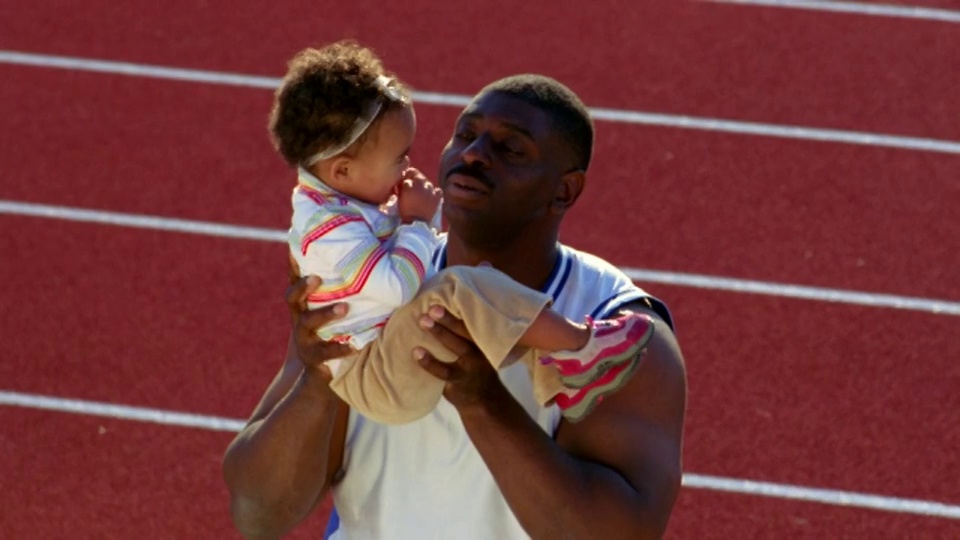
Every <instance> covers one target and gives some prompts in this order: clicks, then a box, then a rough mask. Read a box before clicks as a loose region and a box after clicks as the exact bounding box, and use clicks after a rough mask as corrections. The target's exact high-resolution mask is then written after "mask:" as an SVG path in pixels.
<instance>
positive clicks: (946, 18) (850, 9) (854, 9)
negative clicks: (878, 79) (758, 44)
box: [702, 0, 960, 23]
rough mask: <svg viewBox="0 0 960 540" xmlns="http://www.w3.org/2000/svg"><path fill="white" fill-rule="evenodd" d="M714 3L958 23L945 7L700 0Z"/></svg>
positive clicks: (812, 0) (958, 15)
mask: <svg viewBox="0 0 960 540" xmlns="http://www.w3.org/2000/svg"><path fill="white" fill-rule="evenodd" d="M702 1H705V2H713V3H715V4H744V5H754V6H766V7H779V8H794V9H809V10H814V11H830V12H834V13H851V14H855V15H872V16H877V17H897V18H903V19H921V20H926V21H938V22H948V23H960V11H951V10H947V9H937V8H927V7H916V6H897V5H892V4H873V3H871V4H868V3H865V2H830V1H825V0H702Z"/></svg>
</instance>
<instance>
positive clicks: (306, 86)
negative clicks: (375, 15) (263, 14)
mask: <svg viewBox="0 0 960 540" xmlns="http://www.w3.org/2000/svg"><path fill="white" fill-rule="evenodd" d="M380 75H386V76H389V77H392V78H394V79H395V78H396V77H395V75H394V74H392V73H389V72H386V71H385V70H384V67H383V63H382V62H381V60H380V58H379V57H378V56H377V54H376V53H375V52H374V51H373V50H372V49H370V48H368V47H363V46H361V45H359V44H357V43H356V42H354V41H352V40H344V41H338V42H336V43H331V44H329V45H326V46H325V47H323V48H321V49H314V48H307V49H304V50H302V51H300V52H298V53H297V54H296V55H295V56H294V57H293V58H292V59H291V60H290V62H289V63H288V70H287V74H286V76H284V78H283V82H282V84H281V85H280V87H279V88H278V89H277V91H276V92H275V94H274V102H273V109H272V110H271V111H270V121H269V130H270V138H271V140H272V141H273V144H274V146H275V147H276V149H277V151H278V152H279V153H280V155H281V156H283V159H284V160H285V161H286V162H287V163H289V164H290V165H293V166H296V165H298V164H301V163H303V162H304V160H306V159H307V158H308V157H310V156H312V155H313V154H315V153H316V152H318V151H319V150H321V149H323V148H328V147H330V146H333V145H336V144H340V143H342V142H344V139H345V138H346V136H347V134H348V132H349V131H350V129H351V127H353V124H354V122H355V121H356V120H357V117H359V116H360V115H361V114H363V113H364V112H365V110H366V109H367V107H369V105H370V103H372V102H373V100H376V99H383V100H384V105H383V106H382V108H381V109H380V112H379V114H378V116H377V119H376V120H375V121H374V123H376V122H377V121H379V119H380V118H382V117H383V114H384V113H385V112H386V111H388V110H391V109H393V108H396V107H401V106H402V105H401V104H400V103H399V102H396V101H393V100H390V99H384V98H383V97H382V93H381V91H380V89H379V88H378V87H377V86H376V85H375V84H374V83H375V81H376V79H377V77H378V76H380ZM393 86H394V87H396V88H398V89H399V90H400V91H401V92H402V93H403V94H404V95H407V94H408V93H409V90H408V89H406V87H405V86H403V85H402V84H401V83H400V82H399V81H397V82H396V83H394V85H393ZM370 132H371V129H369V128H368V129H367V131H366V133H370ZM364 139H365V137H360V139H359V140H358V141H357V143H355V144H357V145H362V144H363V141H364Z"/></svg>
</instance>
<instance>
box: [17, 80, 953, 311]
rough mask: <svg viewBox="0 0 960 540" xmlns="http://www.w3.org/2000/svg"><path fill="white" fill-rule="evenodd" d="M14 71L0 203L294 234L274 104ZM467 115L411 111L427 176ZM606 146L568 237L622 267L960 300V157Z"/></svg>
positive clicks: (746, 144) (643, 143) (629, 138)
mask: <svg viewBox="0 0 960 540" xmlns="http://www.w3.org/2000/svg"><path fill="white" fill-rule="evenodd" d="M5 71H6V72H7V73H10V74H12V75H14V76H15V77H16V79H15V80H17V81H18V84H16V85H8V86H4V87H3V88H0V115H2V116H3V117H4V118H5V119H6V122H7V123H8V124H9V126H10V128H11V130H10V132H11V133H16V134H17V137H16V138H15V139H14V140H13V141H12V143H11V144H8V145H2V146H0V161H2V162H4V163H6V164H7V167H8V172H7V174H6V175H5V176H4V178H3V179H2V180H0V198H2V199H8V200H15V201H27V202H42V203H46V204H55V205H64V206H70V207H80V208H91V209H103V210H110V211H119V212H130V213H139V214H147V215H158V214H159V215H161V216H165V217H179V218H186V219H197V220H204V221H215V222H221V223H228V224H238V225H249V226H257V227H267V228H273V229H277V230H279V229H282V228H284V227H285V226H286V223H287V222H288V220H289V210H288V205H289V202H288V189H289V188H290V187H291V185H292V182H293V174H292V171H290V170H289V169H288V168H287V167H286V166H285V165H284V164H283V163H282V162H281V160H280V159H279V158H278V157H277V156H276V155H275V153H274V151H273V149H272V148H271V146H270V143H269V140H268V138H267V134H266V128H265V115H266V112H265V111H267V110H268V109H269V104H270V93H269V92H267V91H263V90H253V89H242V88H231V87H212V86H205V85H198V84H190V83H171V82H168V81H157V80H146V79H133V78H127V77H114V76H105V75H97V74H90V73H71V72H64V71H47V70H42V69H35V68H6V69H5ZM50 103H57V104H58V108H57V109H56V113H54V111H53V110H52V109H51V108H50ZM457 112H458V111H457V110H456V109H455V108H449V107H437V106H420V107H419V108H418V113H419V120H420V129H419V138H418V142H417V147H416V150H415V152H414V160H415V163H417V164H419V166H420V167H421V168H422V169H423V170H424V171H425V172H426V173H427V174H428V175H433V174H435V172H436V162H437V159H436V156H438V155H439V152H440V149H441V148H442V146H443V144H444V143H445V141H446V139H447V138H448V137H449V129H450V127H449V126H450V125H452V123H453V120H454V118H455V117H456V114H457ZM596 146H597V148H596V154H597V155H596V159H595V160H594V165H593V167H592V169H591V173H590V183H589V185H588V188H587V190H586V192H585V194H584V197H583V200H582V201H581V202H580V204H578V206H577V207H576V208H574V210H573V211H572V212H571V215H570V216H569V219H568V222H567V224H566V226H565V228H564V238H565V240H566V241H567V242H569V243H571V244H574V245H579V246H591V249H592V250H593V251H596V252H597V253H598V254H599V255H601V256H604V257H606V258H608V259H609V260H611V261H613V262H615V263H617V264H619V265H622V266H635V267H647V268H654V269H658V270H673V271H684V272H692V273H701V274H713V275H725V276H731V277H739V278H745V279H758V280H764V281H776V282H788V283H797V284H803V285H813V286H822V287H833V288H843V289H851V290H865V291H871V292H880V293H892V294H901V295H907V296H928V297H932V298H939V299H944V300H954V301H956V300H958V299H960V275H957V273H956V272H955V271H954V269H955V268H957V267H960V221H957V220H945V219H943V216H945V215H950V213H951V212H952V210H951V209H952V208H956V207H957V206H960V185H958V184H957V182H955V179H956V177H957V174H960V157H955V156H949V155H938V154H930V153H923V152H910V151H898V150H891V149H879V148H869V147H859V146H848V145H833V144H827V143H817V142H804V141H784V140H777V139H769V138H762V137H752V136H730V135H725V134H718V133H705V132H695V131H688V130H680V129H666V128H653V127H646V126H634V125H624V124H615V123H611V122H600V123H598V139H597V145H596ZM597 208H603V209H604V211H603V212H597V211H596V210H595V209H597ZM624 229H627V230H630V231H632V234H631V237H630V238H628V239H626V241H622V242H620V243H612V242H610V241H609V239H608V237H609V236H610V235H611V234H614V235H619V234H620V232H621V231H623V230H624Z"/></svg>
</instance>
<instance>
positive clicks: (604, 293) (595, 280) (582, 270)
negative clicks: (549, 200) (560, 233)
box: [562, 245, 673, 328]
mask: <svg viewBox="0 0 960 540" xmlns="http://www.w3.org/2000/svg"><path fill="white" fill-rule="evenodd" d="M562 249H563V252H564V256H565V257H568V258H569V259H570V260H571V261H572V262H571V267H574V268H575V269H576V274H577V276H576V277H577V279H576V282H574V283H572V285H573V287H571V293H574V292H575V293H576V294H588V293H589V294H594V295H598V296H600V297H601V298H598V299H597V300H598V301H599V303H598V304H596V306H595V307H594V309H592V310H591V312H590V313H589V315H590V316H592V317H594V318H603V317H606V316H609V315H611V314H613V313H614V312H616V311H618V310H620V309H622V308H624V307H627V306H629V305H634V304H635V305H642V306H645V307H647V308H649V309H650V310H651V311H653V312H654V314H656V315H657V316H659V317H660V318H661V319H663V320H664V322H666V323H667V325H669V326H670V327H671V328H673V317H672V316H671V314H670V310H669V308H667V305H666V303H664V302H663V301H662V300H660V299H659V298H657V297H655V296H653V295H652V294H650V293H648V292H647V291H646V290H644V289H643V288H642V287H641V286H639V285H637V284H636V283H635V282H634V281H633V278H632V277H631V276H630V275H628V274H627V273H626V272H625V271H624V270H623V269H621V268H618V267H617V266H615V265H614V264H612V263H611V262H609V261H607V260H606V259H603V258H601V257H599V256H597V255H594V254H592V253H589V252H586V251H582V250H579V249H576V248H572V247H570V246H567V245H563V246H562Z"/></svg>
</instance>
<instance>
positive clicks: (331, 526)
mask: <svg viewBox="0 0 960 540" xmlns="http://www.w3.org/2000/svg"><path fill="white" fill-rule="evenodd" d="M338 530H340V514H337V507H336V506H334V507H333V510H332V511H331V512H330V520H329V521H327V530H325V531H323V540H327V539H328V538H330V537H331V536H333V533H335V532H337V531H338Z"/></svg>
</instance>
